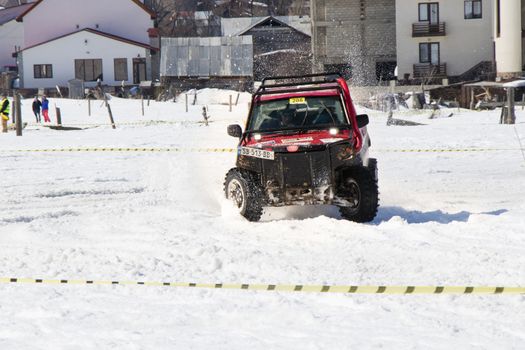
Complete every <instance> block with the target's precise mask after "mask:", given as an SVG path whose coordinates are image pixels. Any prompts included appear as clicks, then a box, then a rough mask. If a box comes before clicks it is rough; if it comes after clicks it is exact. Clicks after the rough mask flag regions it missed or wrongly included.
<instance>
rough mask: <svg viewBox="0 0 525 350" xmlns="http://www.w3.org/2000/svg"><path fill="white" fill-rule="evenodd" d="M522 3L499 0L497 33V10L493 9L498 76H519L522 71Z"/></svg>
mask: <svg viewBox="0 0 525 350" xmlns="http://www.w3.org/2000/svg"><path fill="white" fill-rule="evenodd" d="M523 10H524V6H523V1H522V0H504V1H501V0H500V14H499V21H500V25H499V29H500V30H499V33H498V32H497V31H498V29H497V24H496V23H497V22H498V19H497V16H498V13H497V9H496V6H495V8H494V23H495V25H494V33H493V35H494V38H495V45H496V62H497V70H498V76H500V77H502V78H511V77H519V76H521V73H522V70H523V34H522V31H523V23H522V22H523V20H522V18H523Z"/></svg>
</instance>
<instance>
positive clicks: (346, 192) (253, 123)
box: [224, 74, 378, 222]
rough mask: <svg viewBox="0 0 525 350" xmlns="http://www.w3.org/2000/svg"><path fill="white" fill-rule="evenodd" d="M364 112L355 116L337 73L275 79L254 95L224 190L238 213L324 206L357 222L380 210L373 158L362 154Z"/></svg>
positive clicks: (366, 140) (233, 131) (255, 215)
mask: <svg viewBox="0 0 525 350" xmlns="http://www.w3.org/2000/svg"><path fill="white" fill-rule="evenodd" d="M368 122H369V120H368V116H367V115H356V112H355V109H354V105H353V103H352V99H351V97H350V91H349V88H348V85H347V84H346V81H345V80H344V79H343V78H342V77H341V76H340V75H339V74H312V75H306V76H291V77H273V78H267V79H265V80H264V81H263V82H262V85H261V87H260V88H259V89H258V90H257V91H256V92H255V93H254V94H253V98H252V104H251V110H250V115H249V117H248V121H247V124H246V128H245V131H244V133H243V132H242V129H241V127H240V126H239V125H230V126H228V134H229V135H230V136H233V137H238V138H239V139H240V143H239V147H238V158H237V167H236V168H233V169H231V170H230V171H229V172H228V174H227V175H226V181H225V183H224V192H225V194H226V197H227V198H228V199H230V200H232V201H233V203H234V204H235V206H236V207H237V208H238V209H239V212H240V214H241V215H243V216H244V217H245V218H246V219H248V220H250V221H258V220H259V219H260V218H261V215H262V213H263V207H268V206H273V207H281V206H288V205H317V204H329V205H336V206H337V207H339V209H340V212H341V216H342V217H343V218H345V219H348V220H352V221H356V222H368V221H372V220H373V219H374V217H375V216H376V213H377V208H378V186H377V161H376V159H373V158H369V157H368V148H369V147H370V145H371V143H370V137H369V135H368V132H367V128H366V126H367V125H368Z"/></svg>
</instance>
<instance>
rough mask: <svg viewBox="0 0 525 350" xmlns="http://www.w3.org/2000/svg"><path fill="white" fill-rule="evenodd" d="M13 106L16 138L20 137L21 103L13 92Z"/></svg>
mask: <svg viewBox="0 0 525 350" xmlns="http://www.w3.org/2000/svg"><path fill="white" fill-rule="evenodd" d="M15 106H16V116H15V118H16V136H22V108H21V107H22V103H21V101H20V95H19V94H18V93H16V92H15Z"/></svg>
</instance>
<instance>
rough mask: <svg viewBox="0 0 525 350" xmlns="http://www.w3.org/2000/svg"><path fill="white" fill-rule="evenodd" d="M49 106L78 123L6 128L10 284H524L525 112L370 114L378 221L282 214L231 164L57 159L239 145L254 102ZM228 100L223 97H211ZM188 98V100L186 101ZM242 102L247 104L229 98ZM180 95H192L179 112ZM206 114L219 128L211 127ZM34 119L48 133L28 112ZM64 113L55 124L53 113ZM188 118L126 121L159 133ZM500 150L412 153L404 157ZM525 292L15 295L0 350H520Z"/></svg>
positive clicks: (69, 290) (43, 291) (87, 289)
mask: <svg viewBox="0 0 525 350" xmlns="http://www.w3.org/2000/svg"><path fill="white" fill-rule="evenodd" d="M229 94H230V93H228V92H224V91H206V92H203V93H202V94H201V95H199V97H198V99H197V104H198V105H196V106H190V111H189V112H188V113H186V112H185V106H184V103H183V100H182V101H181V102H179V103H173V102H165V103H158V102H151V103H150V105H149V106H146V107H145V116H144V117H143V116H142V115H141V107H140V101H139V100H120V99H116V98H113V99H112V100H111V101H110V103H111V107H112V110H113V114H114V116H115V121H116V122H117V129H116V130H113V129H111V128H110V127H109V126H107V125H106V126H89V125H87V124H107V123H108V122H109V120H108V117H107V111H106V109H105V107H104V106H103V105H102V104H101V103H100V102H99V101H97V102H93V103H92V116H91V117H88V115H87V112H88V107H87V102H86V101H71V100H57V99H53V100H52V101H51V105H52V106H53V104H54V103H56V104H57V105H58V106H59V107H60V108H61V112H62V118H63V124H66V125H67V124H86V125H84V126H83V127H85V128H86V129H85V130H81V131H67V132H66V131H54V130H50V129H47V128H43V127H40V126H35V125H29V126H28V127H27V128H26V129H25V130H24V136H23V137H16V136H15V135H14V133H13V132H11V133H10V134H7V135H5V134H0V151H1V152H0V174H1V175H2V182H1V189H0V247H1V249H0V277H18V278H46V279H49V278H53V279H95V280H145V281H173V282H175V281H177V282H202V283H219V282H224V283H271V284H315V285H319V284H328V285H431V286H436V285H462V286H468V285H475V286H485V285H490V286H496V285H502V286H524V285H525V159H524V156H523V154H522V152H521V151H520V140H519V139H521V143H522V144H525V112H522V111H521V109H518V118H517V120H518V124H517V125H516V126H515V127H514V126H504V125H499V124H498V119H499V113H500V111H492V112H470V111H465V110H461V111H458V110H448V111H442V113H441V115H442V116H446V115H448V114H449V113H454V115H453V116H452V117H450V118H437V119H432V120H430V119H428V116H429V114H430V112H429V111H423V112H403V113H400V114H398V115H395V117H396V118H400V119H409V120H414V121H418V122H421V123H424V124H426V125H425V126H416V127H395V126H390V127H387V126H386V115H384V114H382V113H378V112H371V111H368V112H369V113H370V117H371V125H370V127H369V131H370V134H371V135H372V142H373V147H372V151H371V152H372V155H373V156H374V157H376V158H378V161H379V166H380V172H379V178H380V183H379V186H380V191H381V207H380V210H379V213H378V216H377V218H376V219H375V220H374V222H372V223H371V224H365V225H362V224H356V223H351V222H347V221H343V220H341V219H340V217H339V216H338V214H337V210H335V209H334V208H331V207H322V208H308V207H305V208H299V207H297V208H287V209H272V210H267V211H266V213H265V215H264V217H263V221H262V222H261V223H255V224H254V223H249V222H247V221H245V220H243V219H242V218H240V217H239V216H238V215H236V214H235V213H234V212H233V210H232V208H231V206H230V204H229V203H228V202H226V201H225V200H224V199H223V194H222V182H223V177H224V174H225V173H226V172H227V170H228V169H229V168H231V167H233V166H234V162H235V158H234V154H232V153H138V152H127V153H124V152H123V153H119V152H106V153H94V152H92V153H85V152H84V153H80V152H79V153H74V152H71V153H69V152H66V153H45V152H29V153H20V152H10V151H9V150H22V149H42V148H76V147H125V148H128V147H159V148H165V147H182V148H193V147H196V148H210V147H211V148H215V147H235V146H236V140H235V139H233V138H230V137H228V136H227V135H226V131H225V130H226V126H227V125H228V124H231V123H242V122H243V120H244V118H245V116H246V113H247V108H248V101H249V95H242V96H241V97H240V98H239V104H238V106H236V107H234V110H233V112H229V111H228V106H227V102H228V100H229ZM212 99H213V101H212ZM190 100H191V99H190ZM233 100H234V101H235V100H236V94H235V93H234V96H233ZM179 101H180V100H179ZM211 102H214V103H222V104H213V105H212V104H210V105H209V111H210V114H211V116H212V121H213V123H211V124H210V126H209V127H205V126H204V125H203V124H201V123H197V121H199V120H200V119H201V118H202V116H201V113H202V105H200V104H206V103H211ZM23 108H24V111H23V115H24V119H25V120H26V121H30V122H31V121H33V117H32V114H31V112H30V100H25V101H24V106H23ZM51 115H52V117H54V113H51ZM152 120H155V121H170V122H176V123H149V124H144V125H133V124H131V125H128V124H125V123H134V122H143V121H144V122H147V121H152ZM458 148H484V149H496V150H491V151H483V152H443V153H431V152H423V153H410V152H408V153H401V152H392V150H403V149H458ZM524 314H525V296H523V295H521V296H520V295H518V296H508V295H492V296H472V295H471V296H469V295H464V296H445V295H441V296H435V295H431V296H415V295H410V296H386V295H385V296H382V295H370V296H357V295H332V294H290V293H268V292H252V291H235V290H196V289H177V288H162V287H141V286H73V285H56V286H54V285H31V284H29V285H22V284H10V285H5V284H4V285H0V349H96V348H102V349H108V348H114V349H174V348H180V349H186V348H196V349H208V348H212V347H213V348H219V349H232V348H233V349H239V348H247V347H250V348H254V349H262V348H277V349H281V348H282V349H296V348H304V349H328V348H335V349H349V348H358V347H359V348H387V349H400V348H403V349H448V348H451V347H452V346H455V347H457V348H461V349H495V348H498V349H520V348H521V349H522V348H523V346H524V344H525V316H524Z"/></svg>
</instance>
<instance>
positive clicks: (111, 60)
mask: <svg viewBox="0 0 525 350" xmlns="http://www.w3.org/2000/svg"><path fill="white" fill-rule="evenodd" d="M152 50H156V49H155V48H153V47H151V46H149V45H148V44H144V43H140V42H136V41H132V40H128V39H125V38H122V37H118V36H115V35H111V34H107V33H103V32H99V31H96V30H93V29H84V30H80V31H78V32H75V33H71V34H67V35H64V36H62V37H59V38H56V39H53V40H50V41H47V42H44V43H40V44H37V45H34V46H31V47H28V48H26V49H24V50H23V51H22V52H20V53H19V73H20V76H21V77H23V79H22V80H23V86H22V87H24V88H48V87H53V86H56V85H59V86H64V85H65V84H67V82H68V81H69V80H71V79H73V78H75V79H80V80H83V81H85V82H86V85H87V86H90V85H95V84H96V81H97V80H98V79H100V80H101V81H102V82H103V83H104V84H107V85H113V86H116V85H120V84H121V83H122V81H124V82H125V84H126V85H129V84H133V83H134V84H138V83H139V82H141V81H144V80H148V79H147V68H146V60H145V58H146V57H148V56H149V55H150V53H151V51H152Z"/></svg>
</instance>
